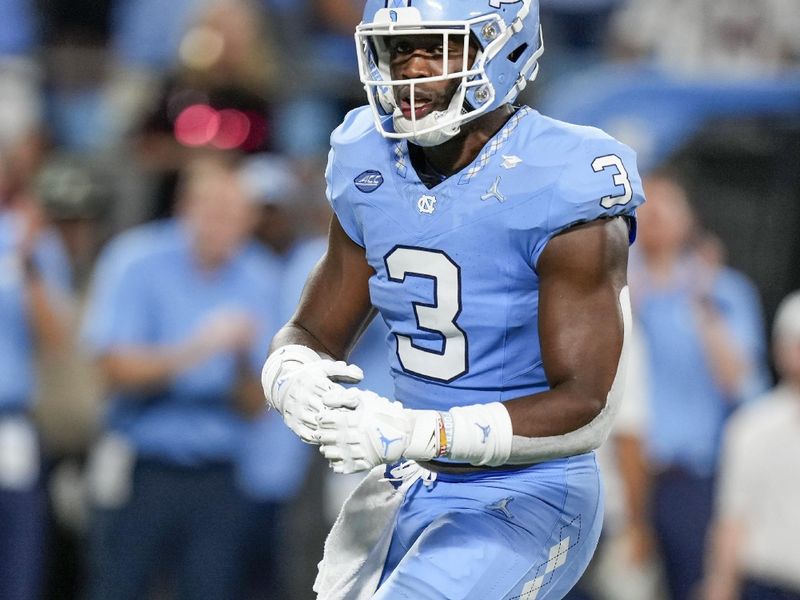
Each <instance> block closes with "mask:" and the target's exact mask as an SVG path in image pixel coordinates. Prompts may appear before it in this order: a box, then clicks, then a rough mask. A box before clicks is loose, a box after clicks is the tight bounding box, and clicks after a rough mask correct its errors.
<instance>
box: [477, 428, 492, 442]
mask: <svg viewBox="0 0 800 600" xmlns="http://www.w3.org/2000/svg"><path fill="white" fill-rule="evenodd" d="M475 425H477V426H478V429H480V430H481V433H483V439H482V440H481V444H485V443H486V440H488V439H489V434H490V433H491V432H492V426H491V425H481V424H480V423H475Z"/></svg>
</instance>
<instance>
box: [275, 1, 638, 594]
mask: <svg viewBox="0 0 800 600" xmlns="http://www.w3.org/2000/svg"><path fill="white" fill-rule="evenodd" d="M541 39H542V38H541V34H540V27H539V15H538V3H537V2H536V0H516V1H510V0H460V1H459V2H440V1H435V0H388V1H386V0H368V1H367V3H366V7H365V10H364V18H363V21H362V23H361V24H360V25H359V26H358V28H357V31H356V41H357V47H358V56H359V68H360V74H361V79H362V81H363V83H364V87H365V89H366V91H367V97H368V99H369V106H367V107H363V108H360V109H357V110H354V111H353V112H351V113H350V114H348V115H347V117H346V118H345V121H344V123H343V124H342V125H341V126H340V127H339V128H338V129H337V130H336V131H335V132H334V133H333V135H332V137H331V142H332V149H331V153H330V157H329V162H328V168H327V173H326V176H327V182H328V196H329V199H330V202H331V204H332V206H333V209H334V213H335V215H334V217H333V219H332V222H331V226H330V233H329V240H328V249H327V253H326V255H325V256H324V257H323V259H322V260H321V261H320V263H319V264H318V265H317V267H316V269H315V270H314V271H313V272H312V274H311V276H310V278H309V281H308V283H307V285H306V288H305V291H304V294H303V297H302V299H301V301H300V304H299V306H298V308H297V311H296V313H295V314H294V316H293V317H292V319H291V320H290V321H289V323H287V324H286V325H285V326H284V328H283V329H282V330H281V331H280V332H279V333H278V334H277V336H276V337H275V338H274V340H273V346H272V353H271V354H270V356H269V358H268V359H267V362H266V364H265V365H264V370H263V373H262V383H263V385H264V389H265V393H266V396H267V398H268V400H269V402H270V404H271V405H272V406H274V407H275V408H276V409H277V410H278V411H280V412H281V413H282V415H283V417H284V420H285V421H286V423H287V424H288V425H289V427H291V428H292V429H293V430H294V431H295V432H296V433H297V434H298V435H299V436H300V437H301V438H302V439H304V440H305V441H307V442H309V443H314V444H319V445H320V450H321V452H322V454H323V455H324V456H325V457H326V458H327V459H328V460H329V461H330V464H331V466H332V468H333V470H334V471H337V472H342V473H349V472H356V471H369V474H368V476H367V477H366V478H365V480H364V482H363V483H362V484H361V486H360V487H359V488H358V489H357V490H356V491H355V492H354V494H353V495H352V496H351V498H350V499H349V500H348V502H347V503H346V505H345V507H344V508H343V511H342V513H341V515H340V517H339V520H338V521H337V523H336V524H335V525H334V527H333V530H332V532H331V534H330V536H329V538H328V541H327V542H326V549H325V557H324V559H323V562H322V563H321V565H320V572H319V575H318V577H317V580H316V583H315V590H316V591H317V592H318V595H319V596H318V597H319V598H320V599H326V600H327V599H361V598H376V599H380V600H385V599H392V600H395V599H400V598H413V599H415V600H419V599H445V598H447V599H461V598H468V599H473V600H499V599H511V598H513V599H520V600H533V599H534V598H539V599H548V600H550V599H556V598H562V597H563V596H564V595H565V594H566V592H567V591H568V590H569V589H570V588H571V587H572V585H573V584H574V583H575V582H576V581H577V579H578V577H579V576H580V574H581V573H582V571H583V570H584V568H585V567H586V565H587V563H588V561H589V559H590V557H591V554H592V552H593V551H594V548H595V545H596V543H597V538H598V535H599V532H600V527H601V520H602V517H601V515H602V508H603V507H602V500H601V494H600V492H601V484H600V480H599V475H598V471H597V466H596V464H595V459H594V454H593V452H592V451H593V449H594V448H596V447H597V446H599V445H600V444H601V443H602V441H603V440H604V438H605V436H606V435H607V433H608V429H609V426H610V423H611V420H612V418H613V415H614V413H615V411H616V407H617V406H618V402H619V400H620V387H621V385H622V380H623V379H624V377H625V363H626V360H625V351H624V347H625V343H624V340H625V337H626V331H627V330H628V329H629V327H630V308H629V300H628V294H627V287H626V264H627V250H628V244H629V242H630V241H632V240H633V238H634V234H635V220H634V219H635V217H634V211H635V208H636V206H637V205H639V204H640V203H641V202H642V201H643V196H642V192H641V181H640V179H639V176H638V174H637V171H636V164H635V158H634V155H633V152H632V151H631V150H630V149H628V148H627V147H625V146H624V145H622V144H620V143H619V142H617V141H615V140H614V139H612V138H610V137H609V136H608V135H606V134H605V133H603V132H602V131H599V130H597V129H592V128H587V127H578V126H574V125H569V124H566V123H561V122H558V121H555V120H553V119H549V118H547V117H544V116H542V115H540V114H538V113H537V112H536V111H534V110H532V109H531V108H528V107H526V106H515V105H513V104H512V102H513V101H514V99H515V98H516V97H517V95H518V93H519V92H520V91H521V90H522V88H523V87H524V86H525V84H526V82H527V81H528V80H530V79H533V78H534V77H535V75H536V72H537V69H538V62H537V61H538V58H539V56H540V55H541V52H542V42H541ZM376 313H380V317H381V318H382V319H383V320H384V321H385V322H386V323H387V325H388V327H389V335H388V339H387V341H388V352H389V354H390V362H391V368H392V374H393V377H394V380H395V393H394V396H395V397H394V399H387V398H382V397H380V396H378V395H376V394H374V393H372V392H370V391H368V390H365V389H361V388H358V387H349V388H345V387H343V386H342V385H341V383H343V382H354V381H357V380H358V379H360V377H361V372H360V369H359V368H358V367H357V366H355V365H348V364H347V363H346V362H344V361H345V360H346V357H347V355H348V351H349V350H350V348H352V346H353V344H354V342H355V340H356V339H357V338H358V335H359V333H360V332H361V331H363V329H364V327H365V326H366V324H367V323H368V322H369V320H370V319H371V318H373V317H374V315H375V314H376Z"/></svg>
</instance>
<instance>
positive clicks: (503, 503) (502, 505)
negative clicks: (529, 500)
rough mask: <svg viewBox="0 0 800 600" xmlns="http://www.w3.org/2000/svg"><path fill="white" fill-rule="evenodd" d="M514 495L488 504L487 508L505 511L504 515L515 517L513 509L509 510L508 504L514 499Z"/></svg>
mask: <svg viewBox="0 0 800 600" xmlns="http://www.w3.org/2000/svg"><path fill="white" fill-rule="evenodd" d="M513 499H514V498H513V496H509V497H508V498H503V499H502V500H498V501H497V502H495V503H494V504H487V505H486V508H488V509H489V510H497V511H500V512H501V513H503V515H504V516H505V517H506V518H507V519H513V518H514V515H512V514H511V511H510V510H508V504H509V503H510V502H511V501H512V500H513Z"/></svg>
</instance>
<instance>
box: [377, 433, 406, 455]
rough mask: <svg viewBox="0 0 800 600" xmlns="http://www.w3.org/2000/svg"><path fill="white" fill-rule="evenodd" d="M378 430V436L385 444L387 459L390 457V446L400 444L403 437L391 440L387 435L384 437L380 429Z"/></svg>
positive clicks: (384, 450)
mask: <svg viewBox="0 0 800 600" xmlns="http://www.w3.org/2000/svg"><path fill="white" fill-rule="evenodd" d="M376 429H377V430H378V434H379V436H380V438H379V439H380V440H381V444H383V457H384V458H386V457H387V456H388V455H389V446H391V445H392V444H394V443H395V442H399V441H400V440H402V439H403V436H402V435H401V436H400V437H396V438H394V439H389V438H387V437H386V436H385V435H383V432H382V431H381V430H380V429H378V428H377V427H376Z"/></svg>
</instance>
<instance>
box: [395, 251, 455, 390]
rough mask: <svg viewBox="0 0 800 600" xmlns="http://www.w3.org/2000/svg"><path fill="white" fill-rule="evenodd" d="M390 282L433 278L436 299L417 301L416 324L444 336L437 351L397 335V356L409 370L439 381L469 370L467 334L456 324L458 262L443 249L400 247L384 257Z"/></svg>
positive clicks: (409, 338)
mask: <svg viewBox="0 0 800 600" xmlns="http://www.w3.org/2000/svg"><path fill="white" fill-rule="evenodd" d="M385 262H386V271H387V273H388V275H389V279H390V280H391V281H395V282H398V283H402V282H403V281H405V279H406V277H407V276H411V277H424V278H426V279H431V280H433V286H434V287H433V290H434V291H433V296H434V297H433V302H432V303H431V304H420V303H416V302H415V303H414V304H413V306H414V312H415V313H416V319H417V326H418V327H419V329H420V330H423V331H428V332H433V333H436V334H439V335H441V337H442V350H441V352H437V351H435V350H429V349H427V348H422V347H420V346H418V345H416V344H414V340H413V339H412V338H411V337H409V336H407V335H400V334H397V333H396V334H395V336H396V337H397V357H398V359H399V360H400V364H401V366H402V367H403V369H405V370H406V371H408V372H410V373H415V374H417V375H422V376H423V377H427V378H430V379H436V380H438V381H445V382H449V381H453V380H454V379H456V378H457V377H460V376H461V375H463V374H464V373H466V372H467V337H466V335H465V334H464V332H463V331H462V330H461V328H460V327H459V326H458V325H457V324H456V319H457V318H458V315H459V314H460V313H461V274H460V271H459V268H458V265H456V263H454V262H453V260H452V259H451V258H450V257H449V256H447V254H445V253H444V252H440V251H437V250H428V249H425V248H409V247H405V246H397V247H396V248H395V249H394V250H392V251H391V252H390V253H389V254H388V255H386V258H385Z"/></svg>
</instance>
